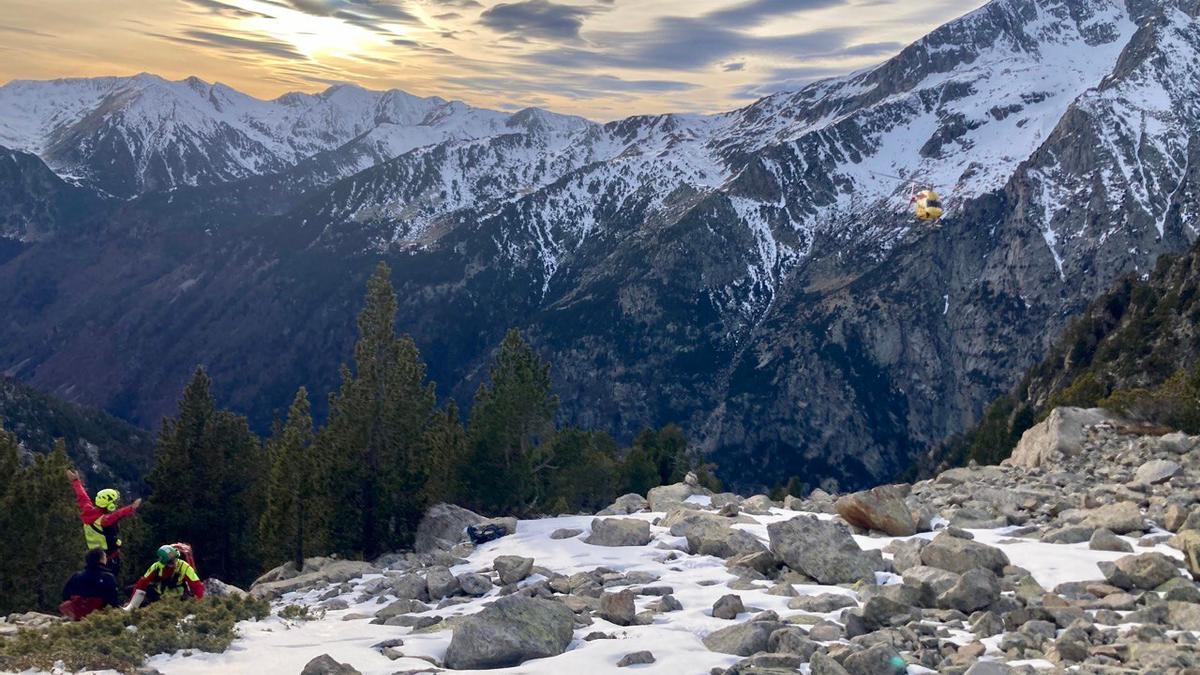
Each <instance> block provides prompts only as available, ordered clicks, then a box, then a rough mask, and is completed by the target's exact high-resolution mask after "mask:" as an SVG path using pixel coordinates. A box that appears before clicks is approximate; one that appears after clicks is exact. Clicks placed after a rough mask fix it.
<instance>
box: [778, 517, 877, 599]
mask: <svg viewBox="0 0 1200 675" xmlns="http://www.w3.org/2000/svg"><path fill="white" fill-rule="evenodd" d="M767 536H768V537H769V538H770V541H771V552H772V553H774V554H775V557H777V558H779V559H780V560H782V561H783V562H784V563H786V564H787V566H788V567H791V568H792V569H793V570H796V571H799V572H803V573H804V574H806V575H808V576H809V577H812V578H813V579H815V580H816V581H817V583H821V584H845V583H853V582H855V581H860V580H868V581H873V580H874V579H875V572H877V571H879V570H882V569H883V556H881V555H880V553H879V551H869V552H868V551H863V550H862V549H861V548H859V546H858V544H857V543H855V541H854V538H853V537H852V536H850V532H849V531H848V530H847V529H846V527H845V526H844V525H839V524H835V523H832V522H829V521H827V520H819V519H817V518H814V517H812V516H796V517H795V518H792V519H791V520H785V521H782V522H778V523H771V524H770V525H768V526H767Z"/></svg>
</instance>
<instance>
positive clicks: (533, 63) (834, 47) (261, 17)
mask: <svg viewBox="0 0 1200 675" xmlns="http://www.w3.org/2000/svg"><path fill="white" fill-rule="evenodd" d="M979 4H981V3H980V2H979V1H978V0H970V1H969V2H967V3H963V2H958V1H955V0H923V1H920V2H902V1H900V0H894V1H893V0H787V1H783V0H654V1H653V2H632V1H631V0H572V1H567V0H562V1H559V0H518V1H516V2H511V1H510V2H497V1H496V0H486V1H482V2H480V1H476V0H179V1H168V0H147V1H146V2H142V3H108V4H106V5H104V6H103V9H102V10H100V11H97V6H96V5H94V4H92V3H84V2H82V1H80V0H48V1H47V0H8V2H6V3H5V5H6V11H5V13H4V15H3V16H0V82H2V81H7V80H10V79H50V78H59V77H71V76H96V75H129V74H133V73H137V72H142V71H152V72H155V73H157V74H159V75H162V76H164V77H167V78H170V79H180V78H183V77H187V76H189V75H196V76H199V77H200V78H202V79H204V80H207V81H210V82H211V81H219V82H224V83H226V84H229V85H231V86H234V87H236V88H238V89H241V90H243V91H247V92H249V93H251V94H254V95H256V96H260V97H266V98H270V97H274V96H278V95H279V94H282V93H284V92H287V91H296V90H302V91H317V90H320V89H323V88H324V87H326V86H328V85H329V84H330V83H333V82H341V81H350V82H354V83H356V84H359V85H362V86H365V87H369V88H375V89H385V88H392V87H396V88H400V89H404V90H406V91H409V92H412V93H415V94H419V95H425V96H429V95H438V96H443V97H446V98H459V99H462V100H465V101H467V102H468V103H472V104H475V105H481V106H488V107H493V108H504V109H516V108H521V107H525V106H530V105H533V106H542V107H547V108H551V109H554V110H558V111H562V112H568V113H576V114H581V115H585V116H588V117H591V118H593V119H611V118H615V117H621V116H625V115H629V114H635V113H656V112H663V111H715V110H724V109H729V108H733V107H736V106H740V105H744V104H746V103H748V102H750V101H753V100H754V99H756V98H758V97H761V96H763V95H765V94H768V93H773V92H775V91H780V90H786V89H789V88H797V87H800V86H803V85H804V84H805V83H807V82H810V81H813V80H815V79H820V78H822V77H827V76H831V75H838V74H842V73H846V72H849V71H852V70H855V69H858V68H862V67H866V66H869V65H872V64H875V63H879V62H881V61H882V60H884V59H886V58H888V57H890V56H892V55H893V54H895V53H896V52H898V51H899V50H900V49H902V48H903V46H904V45H905V44H907V43H908V42H910V41H912V40H914V39H916V38H918V37H920V36H922V35H924V34H925V33H926V32H928V31H929V29H930V28H931V26H932V25H936V24H937V23H941V22H943V21H945V20H947V19H949V18H952V17H953V16H956V15H959V14H962V13H964V12H967V11H970V10H971V9H973V8H974V7H975V6H977V5H979Z"/></svg>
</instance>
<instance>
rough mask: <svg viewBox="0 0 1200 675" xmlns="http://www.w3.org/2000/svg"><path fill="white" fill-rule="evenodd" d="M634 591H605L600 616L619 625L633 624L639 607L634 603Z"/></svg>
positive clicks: (602, 596)
mask: <svg viewBox="0 0 1200 675" xmlns="http://www.w3.org/2000/svg"><path fill="white" fill-rule="evenodd" d="M634 598H635V596H634V593H633V591H630V590H624V591H621V592H620V593H605V594H603V595H601V596H600V618H602V619H604V620H605V621H608V622H611V623H615V624H617V625H618V626H629V625H632V624H633V620H634V615H635V614H636V613H637V609H636V607H635V606H634V604H633V601H634Z"/></svg>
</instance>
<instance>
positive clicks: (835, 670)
mask: <svg viewBox="0 0 1200 675" xmlns="http://www.w3.org/2000/svg"><path fill="white" fill-rule="evenodd" d="M808 672H809V675H850V673H848V672H846V669H845V668H843V667H842V664H840V663H838V662H837V661H836V660H834V658H833V657H832V656H829V655H828V654H826V653H824V652H817V653H815V654H813V655H812V658H811V659H809V660H808ZM889 675H894V673H891V674H889Z"/></svg>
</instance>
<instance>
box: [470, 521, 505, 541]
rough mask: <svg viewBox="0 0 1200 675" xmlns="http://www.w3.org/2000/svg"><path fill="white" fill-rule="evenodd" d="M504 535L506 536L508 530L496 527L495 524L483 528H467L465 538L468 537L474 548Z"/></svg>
mask: <svg viewBox="0 0 1200 675" xmlns="http://www.w3.org/2000/svg"><path fill="white" fill-rule="evenodd" d="M506 534H508V528H506V527H504V526H503V525H496V524H495V523H489V524H487V525H484V526H483V527H475V526H474V525H468V526H467V536H468V537H470V539H471V543H472V544H475V545H476V546H478V545H479V544H484V543H487V542H489V541H493V540H495V539H499V538H500V537H503V536H504V535H506Z"/></svg>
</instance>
